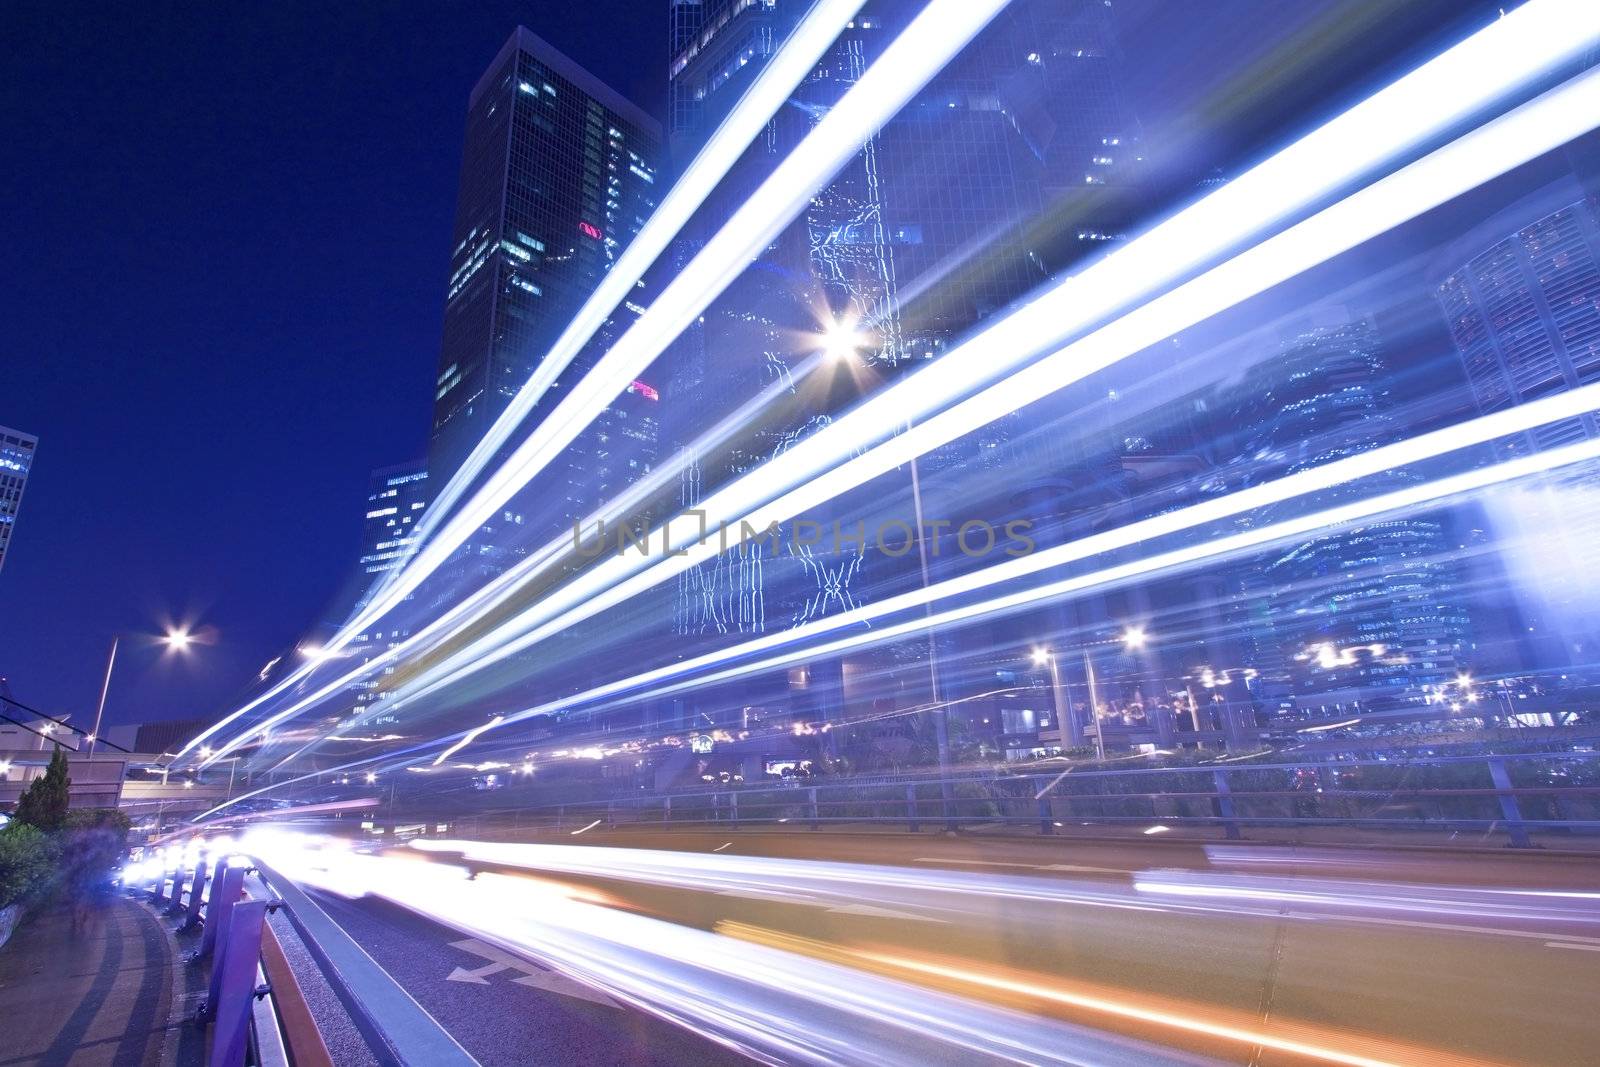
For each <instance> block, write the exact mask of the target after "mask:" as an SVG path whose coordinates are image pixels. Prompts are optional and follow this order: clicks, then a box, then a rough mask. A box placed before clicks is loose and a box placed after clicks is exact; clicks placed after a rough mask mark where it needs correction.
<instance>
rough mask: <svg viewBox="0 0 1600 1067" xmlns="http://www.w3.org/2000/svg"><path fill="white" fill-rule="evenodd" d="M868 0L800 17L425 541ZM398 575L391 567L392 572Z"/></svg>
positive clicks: (459, 478)
mask: <svg viewBox="0 0 1600 1067" xmlns="http://www.w3.org/2000/svg"><path fill="white" fill-rule="evenodd" d="M865 2H866V0H817V2H816V4H815V5H814V6H813V7H812V8H811V10H810V11H809V12H807V13H806V16H805V18H804V19H803V20H802V21H801V22H800V24H799V25H798V26H796V27H795V29H794V31H793V32H792V33H791V34H790V35H789V36H788V37H787V38H785V39H784V42H783V47H782V48H780V49H779V50H778V52H777V53H776V54H775V55H773V56H772V58H771V59H770V60H768V62H767V63H766V64H765V65H764V66H763V67H762V70H761V72H760V74H758V75H757V77H756V80H755V81H754V82H753V83H752V84H751V86H750V88H749V90H748V91H747V92H746V93H745V95H744V96H743V97H741V98H740V100H739V103H738V104H737V105H736V106H735V107H734V109H733V110H732V111H731V112H730V113H729V115H728V117H727V119H726V120H724V121H723V123H722V125H720V126H718V127H717V129H716V131H715V132H714V133H712V135H711V137H710V138H709V139H708V140H707V141H706V143H705V145H704V146H703V147H702V148H701V149H700V151H699V152H698V153H697V154H696V155H695V157H694V159H693V160H691V161H690V163H689V165H688V166H687V167H685V168H684V171H683V174H682V175H681V176H680V177H679V178H678V179H677V181H675V182H674V183H673V184H672V188H671V189H670V190H668V192H667V195H666V196H664V197H662V199H661V204H660V205H659V206H658V207H657V208H656V210H655V211H654V212H652V213H651V215H650V218H649V219H647V220H646V221H645V224H644V225H643V226H642V227H640V229H639V233H638V235H637V236H635V237H634V238H633V240H631V241H629V242H628V244H627V245H626V247H625V248H624V250H623V252H622V255H620V256H618V257H617V261H616V262H615V263H613V264H612V265H611V269H610V270H608V271H607V272H606V273H605V275H604V276H603V277H602V278H601V279H600V284H599V285H597V286H596V287H595V290H594V293H593V294H591V295H590V297H589V299H587V300H585V301H584V303H583V306H582V307H581V308H579V309H578V313H577V314H576V315H574V316H573V318H572V321H571V322H570V323H569V324H568V325H567V327H566V329H564V330H563V331H562V332H561V336H560V337H558V338H557V339H556V341H555V343H554V344H552V345H551V346H550V350H549V351H548V352H546V353H545V354H544V355H543V356H542V357H541V358H540V359H539V362H538V365H537V367H536V368H535V369H534V373H533V376H532V377H531V378H529V379H528V381H527V382H526V383H525V384H524V385H523V387H522V388H521V389H520V390H519V391H518V392H517V395H516V396H515V397H514V398H513V399H512V401H511V403H510V405H509V406H508V407H507V408H506V410H505V411H504V412H502V413H501V414H500V415H499V417H498V418H496V419H495V421H494V425H493V426H491V427H490V428H489V431H488V433H486V434H485V435H484V437H483V439H482V440H481V441H479V442H478V444H477V446H476V447H474V448H473V450H472V454H471V455H470V456H468V457H467V459H466V461H465V462H464V463H463V464H462V465H461V468H460V470H458V471H457V472H456V473H455V474H454V475H453V476H452V477H451V479H450V481H449V482H448V483H447V484H446V485H445V487H444V488H443V489H442V490H441V491H440V492H439V493H438V494H437V495H436V496H435V497H434V500H433V502H432V503H431V504H430V505H429V506H428V508H427V510H426V512H425V513H424V515H423V517H422V521H421V523H419V524H418V526H417V529H416V532H415V536H416V537H417V538H418V539H419V540H425V539H426V538H427V537H428V536H429V535H430V534H431V533H432V532H433V529H434V527H435V526H437V525H438V524H439V523H440V522H441V521H443V519H444V516H445V514H446V513H448V511H449V509H450V508H452V507H454V505H455V503H456V501H457V500H459V499H460V498H461V495H462V494H463V493H465V492H466V490H467V488H468V487H469V486H470V485H471V484H472V483H473V482H474V481H475V480H476V479H477V477H478V475H480V474H482V473H483V471H484V469H485V468H486V467H487V466H488V465H489V463H490V462H491V461H492V460H493V458H494V456H495V454H496V453H497V452H499V451H500V449H501V447H502V446H504V445H505V444H506V443H507V442H508V441H509V440H510V439H511V436H512V434H513V433H515V432H516V428H517V426H518V425H519V424H520V423H521V422H522V420H523V419H525V418H527V417H528V414H529V413H530V412H531V411H533V408H534V405H536V404H537V403H538V402H539V400H540V398H542V397H543V396H544V395H545V393H546V392H548V391H549V388H550V385H551V383H553V382H554V381H555V380H556V378H557V377H558V376H559V375H560V374H561V372H562V371H564V370H566V368H567V367H568V365H570V364H571V362H572V360H573V359H574V358H575V357H576V356H577V355H578V353H579V352H580V351H582V349H583V346H584V345H585V344H587V343H588V342H589V340H590V339H591V338H593V337H594V335H595V332H596V331H598V330H599V329H600V327H601V326H603V325H604V324H605V322H606V320H607V319H608V318H609V317H610V316H611V315H612V314H613V313H614V312H615V311H616V309H617V308H618V307H619V306H620V305H621V304H622V302H623V301H624V300H626V299H627V298H628V295H629V294H630V293H631V292H632V291H633V289H634V287H635V285H637V283H638V282H639V280H640V279H641V278H643V277H644V274H645V271H646V270H647V269H648V268H649V267H650V264H652V263H653V262H655V260H656V257H658V256H659V255H660V254H661V253H662V252H663V251H665V250H666V248H667V246H668V244H670V243H671V241H672V239H673V238H674V237H675V236H677V234H678V232H679V231H680V230H682V229H683V227H684V226H685V225H687V224H688V222H689V220H690V218H692V217H693V215H694V213H695V211H696V210H698V209H699V208H700V206H701V205H702V204H704V203H705V201H706V198H707V197H709V196H710V195H711V193H712V192H713V191H714V190H715V189H716V187H717V185H718V184H719V183H720V182H721V181H722V179H723V178H724V177H725V176H726V175H727V173H728V172H729V171H730V170H732V169H733V166H734V164H735V163H737V162H738V160H739V158H740V156H742V155H743V154H744V152H745V150H746V149H747V148H749V146H750V144H751V142H753V141H754V140H755V139H756V137H757V135H759V134H760V133H761V131H762V130H763V129H765V127H766V125H767V123H768V122H769V121H771V118H772V116H773V115H774V114H776V113H777V112H778V111H779V110H780V109H781V108H782V107H783V106H784V105H785V104H786V103H787V102H788V100H789V97H790V95H791V94H792V93H793V92H794V91H795V89H796V88H797V87H798V86H799V85H800V83H801V82H802V81H804V80H805V78H806V76H807V75H808V74H810V73H811V70H812V68H813V67H815V66H816V64H817V62H818V61H819V60H820V59H822V57H823V56H824V55H825V54H826V53H827V50H828V48H829V46H831V45H832V44H833V42H834V41H835V40H836V39H837V38H838V36H839V34H840V33H841V32H843V31H844V29H845V28H846V27H847V26H848V25H849V24H850V22H851V20H852V19H854V18H855V16H856V13H857V12H858V11H860V10H861V7H862V5H863V4H864V3H865ZM619 391H620V390H619ZM394 574H395V572H391V575H390V577H391V579H392V578H393V576H394ZM386 584H387V583H386ZM381 591H382V590H380V592H381Z"/></svg>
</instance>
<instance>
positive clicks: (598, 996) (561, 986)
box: [446, 937, 618, 1008]
mask: <svg viewBox="0 0 1600 1067" xmlns="http://www.w3.org/2000/svg"><path fill="white" fill-rule="evenodd" d="M450 947H451V948H458V949H460V950H461V951H463V952H470V953H472V954H473V955H474V956H482V957H483V958H484V959H486V960H488V961H489V963H488V964H486V965H485V966H482V967H479V968H477V969H475V970H470V971H469V970H467V969H466V968H464V967H457V968H456V969H455V970H453V971H451V972H450V976H449V977H448V978H447V979H446V980H447V981H451V982H475V983H478V984H480V985H488V984H489V980H488V978H487V977H486V976H487V975H491V974H498V973H499V972H501V971H505V970H514V971H521V972H522V976H521V977H520V978H514V979H512V981H514V982H516V983H517V984H518V985H525V986H531V987H532V988H534V989H542V990H544V991H545V992H546V993H556V994H559V995H560V996H563V997H572V998H573V999H575V1000H587V1001H588V1002H589V1003H591V1004H603V1005H604V1006H606V1007H608V1008H615V1007H618V1004H617V1002H616V1001H614V1000H612V999H611V998H610V997H608V996H606V995H605V994H604V993H602V992H600V991H599V990H598V989H594V988H592V987H591V986H587V985H584V984H583V983H582V982H579V981H577V980H576V979H573V978H568V977H567V976H566V975H564V974H562V973H561V972H559V971H552V970H547V969H545V968H543V967H540V966H539V965H538V964H536V963H533V962H531V961H529V960H525V959H523V958H522V957H520V956H513V955H512V954H511V953H509V952H506V951H505V950H503V949H499V948H496V947H495V946H493V945H489V944H485V943H484V942H482V941H479V940H477V939H476V938H472V937H469V938H467V939H466V940H465V941H452V942H451V943H450Z"/></svg>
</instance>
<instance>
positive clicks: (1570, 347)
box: [1436, 188, 1600, 452]
mask: <svg viewBox="0 0 1600 1067" xmlns="http://www.w3.org/2000/svg"><path fill="white" fill-rule="evenodd" d="M1571 195H1572V201H1571V202H1570V203H1565V204H1562V205H1561V206H1560V207H1557V208H1556V209H1555V210H1553V211H1549V212H1548V213H1544V212H1542V210H1541V209H1538V208H1530V207H1527V206H1523V207H1521V208H1519V207H1512V208H1511V209H1508V210H1507V211H1506V212H1503V213H1501V214H1500V215H1499V216H1496V217H1495V218H1494V219H1491V220H1489V221H1487V222H1485V223H1484V224H1483V225H1481V226H1479V227H1477V228H1475V229H1474V231H1473V233H1472V234H1470V235H1468V236H1467V237H1466V238H1464V239H1463V241H1462V242H1460V243H1461V244H1462V245H1465V246H1466V248H1467V250H1468V251H1469V252H1470V253H1471V254H1470V258H1468V259H1467V260H1466V261H1465V262H1463V263H1461V264H1460V266H1458V267H1456V268H1455V269H1453V270H1452V271H1451V272H1450V274H1449V275H1448V276H1447V277H1446V278H1445V279H1444V280H1443V281H1442V282H1440V283H1439V285H1438V288H1437V290H1436V295H1437V297H1438V300H1439V306H1440V308H1441V309H1442V310H1443V312H1444V315H1445V319H1446V321H1447V322H1448V323H1449V327H1450V333H1451V336H1452V337H1453V338H1454V339H1455V343H1456V347H1457V349H1459V350H1460V353H1461V360H1462V364H1463V366H1464V367H1465V369H1466V374H1467V380H1468V382H1469V383H1470V384H1471V386H1472V395H1473V399H1474V400H1475V401H1476V403H1477V406H1478V409H1479V410H1480V411H1482V412H1483V413H1484V414H1488V413H1490V412H1494V411H1500V410H1503V409H1504V408H1508V407H1512V406H1514V405H1516V404H1520V403H1524V402H1525V401H1528V400H1535V399H1538V398H1539V397H1541V396H1548V395H1549V394H1551V393H1559V392H1564V391H1566V390H1568V389H1576V388H1577V387H1578V386H1580V385H1588V384H1589V383H1590V382H1594V381H1600V209H1597V206H1596V204H1595V201H1594V200H1593V199H1592V198H1590V197H1585V196H1579V195H1577V190H1576V188H1574V189H1573V190H1572V193H1571ZM1561 199H1565V197H1562V198H1561ZM1533 211H1540V214H1539V216H1538V217H1534V218H1530V217H1529V215H1530V214H1532V212H1533ZM1596 432H1597V425H1596V422H1595V418H1594V416H1593V415H1584V416H1582V417H1580V418H1576V419H1569V420H1565V421H1563V422H1559V423H1552V424H1550V425H1548V426H1542V427H1539V428H1537V429H1534V430H1531V431H1529V432H1528V433H1527V434H1526V435H1525V436H1524V438H1523V439H1522V440H1521V441H1512V442H1505V443H1504V445H1503V447H1504V448H1505V449H1506V450H1507V451H1510V452H1518V451H1528V450H1533V451H1537V450H1539V449H1542V448H1553V447H1555V446H1557V445H1562V444H1567V443H1568V442H1570V441H1575V440H1582V439H1584V438H1590V437H1593V436H1595V434H1596Z"/></svg>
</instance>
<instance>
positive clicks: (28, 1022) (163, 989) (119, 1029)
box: [0, 895, 204, 1067]
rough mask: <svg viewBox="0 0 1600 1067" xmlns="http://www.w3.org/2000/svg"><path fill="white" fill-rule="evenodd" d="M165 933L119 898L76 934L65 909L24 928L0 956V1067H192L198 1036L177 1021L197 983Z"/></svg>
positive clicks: (188, 1008)
mask: <svg viewBox="0 0 1600 1067" xmlns="http://www.w3.org/2000/svg"><path fill="white" fill-rule="evenodd" d="M170 926H171V924H170V923H169V922H168V921H167V920H166V919H165V918H164V917H161V916H158V915H157V914H156V913H155V912H154V911H153V910H152V909H151V908H150V907H149V906H148V905H146V904H144V903H143V902H141V901H136V900H132V899H129V898H127V897H123V896H120V895H119V896H115V897H112V898H111V899H110V900H108V901H107V903H106V904H105V905H104V906H103V907H101V908H98V909H96V910H94V911H93V912H91V913H90V918H89V921H88V923H87V926H86V928H85V929H84V930H82V931H74V930H73V929H72V918H71V914H70V912H69V911H68V910H67V909H66V908H55V909H45V910H43V911H40V912H38V913H36V914H34V915H32V916H30V917H29V918H28V919H26V920H25V921H23V923H22V924H21V925H20V926H19V927H18V929H17V931H16V933H15V934H13V935H12V937H11V940H10V941H9V942H7V943H6V945H5V946H4V947H0V1031H3V1032H4V1035H5V1036H4V1038H3V1039H0V1067H22V1065H25V1064H26V1065H32V1064H38V1065H40V1067H59V1065H61V1064H71V1065H73V1067H78V1065H91V1067H98V1065H106V1064H109V1065H115V1067H135V1065H152V1067H155V1065H159V1067H183V1065H186V1064H195V1063H199V1062H200V1060H201V1058H202V1057H203V1054H204V1038H203V1035H202V1034H201V1032H200V1031H199V1030H197V1029H195V1028H194V1027H192V1026H186V1025H185V1019H184V1016H185V1015H186V1014H188V1013H192V1011H193V1004H194V998H193V995H192V994H191V993H190V992H189V991H188V990H189V988H190V986H191V985H193V984H197V977H196V976H195V975H192V974H191V973H190V969H189V968H188V967H187V966H186V964H185V963H184V962H183V959H182V956H181V953H180V949H179V946H178V943H177V941H176V940H175V938H174V937H173V935H172V933H171V929H170Z"/></svg>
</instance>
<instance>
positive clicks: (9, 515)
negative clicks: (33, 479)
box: [0, 426, 39, 567]
mask: <svg viewBox="0 0 1600 1067" xmlns="http://www.w3.org/2000/svg"><path fill="white" fill-rule="evenodd" d="M38 447H39V439H38V438H37V437H35V436H33V435H32V434H26V433H23V432H22V431H21V430H13V429H10V428H9V427H6V426H0V567H4V566H5V562H6V549H7V548H8V547H9V546H10V544H11V532H12V530H14V529H15V528H16V525H17V512H18V511H19V510H20V509H21V507H22V490H23V489H24V488H26V487H27V484H28V471H29V470H30V469H31V468H32V467H33V454H34V451H35V450H36V449H37V448H38Z"/></svg>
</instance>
